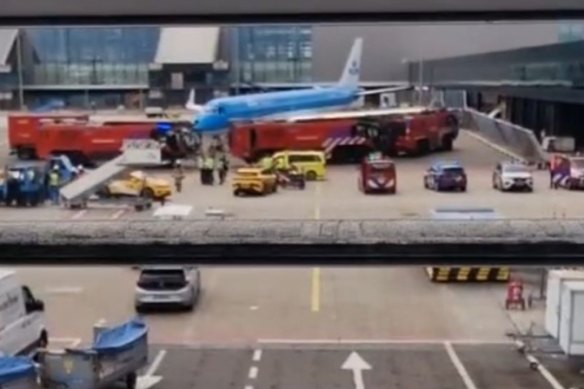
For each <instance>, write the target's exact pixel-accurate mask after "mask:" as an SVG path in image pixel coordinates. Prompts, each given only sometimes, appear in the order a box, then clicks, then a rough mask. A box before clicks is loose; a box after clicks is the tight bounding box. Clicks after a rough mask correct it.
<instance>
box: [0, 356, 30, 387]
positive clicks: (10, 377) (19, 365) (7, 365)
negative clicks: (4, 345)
mask: <svg viewBox="0 0 584 389" xmlns="http://www.w3.org/2000/svg"><path fill="white" fill-rule="evenodd" d="M29 376H32V377H34V376H36V369H35V366H34V362H33V361H32V360H31V359H29V358H26V357H0V385H4V384H7V383H9V382H14V381H16V380H18V379H21V378H25V377H29Z"/></svg>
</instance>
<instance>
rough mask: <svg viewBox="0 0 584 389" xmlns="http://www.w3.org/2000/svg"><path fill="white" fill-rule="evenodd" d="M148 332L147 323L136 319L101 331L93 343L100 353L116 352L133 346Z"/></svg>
mask: <svg viewBox="0 0 584 389" xmlns="http://www.w3.org/2000/svg"><path fill="white" fill-rule="evenodd" d="M147 332H148V327H147V326H146V323H144V322H143V321H142V320H139V319H134V320H131V321H129V322H127V323H125V324H122V325H119V326H117V327H112V328H108V329H106V330H104V331H103V332H101V333H100V334H99V335H98V336H97V338H96V339H95V341H94V343H93V349H94V350H95V351H97V352H98V353H116V352H120V351H122V350H124V349H126V348H128V347H131V346H132V345H133V343H134V342H135V341H137V340H138V339H140V338H141V337H143V336H145V335H146V333H147Z"/></svg>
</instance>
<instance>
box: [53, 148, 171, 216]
mask: <svg viewBox="0 0 584 389" xmlns="http://www.w3.org/2000/svg"><path fill="white" fill-rule="evenodd" d="M161 162H162V146H161V145H160V143H159V142H157V141H154V140H151V139H127V140H125V141H124V144H123V146H122V154H121V155H120V156H118V157H116V158H114V159H112V160H110V161H108V162H107V163H105V164H103V165H101V166H99V167H98V168H97V169H94V170H89V171H87V172H86V173H85V174H83V175H82V176H80V177H78V178H76V179H75V180H73V181H71V182H70V183H69V184H67V185H65V186H63V187H62V188H61V190H60V195H61V198H62V199H63V200H64V201H65V203H66V204H67V205H68V206H69V207H82V206H86V205H87V202H88V201H89V199H90V197H91V196H92V195H94V194H96V193H97V192H98V191H99V190H100V189H101V188H102V187H103V186H104V185H105V184H106V183H107V182H108V181H109V180H111V179H113V178H115V177H116V176H119V175H120V174H123V173H124V172H125V171H127V170H129V169H132V168H136V167H138V166H140V167H144V166H157V165H160V163H161Z"/></svg>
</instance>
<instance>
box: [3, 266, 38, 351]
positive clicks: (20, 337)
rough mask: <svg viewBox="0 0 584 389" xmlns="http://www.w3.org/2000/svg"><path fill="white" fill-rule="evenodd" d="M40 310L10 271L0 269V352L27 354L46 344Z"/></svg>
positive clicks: (35, 301)
mask: <svg viewBox="0 0 584 389" xmlns="http://www.w3.org/2000/svg"><path fill="white" fill-rule="evenodd" d="M44 311H45V305H44V302H43V301H41V300H39V299H36V298H35V297H34V295H33V294H32V292H31V290H30V288H29V287H27V286H25V285H22V284H21V283H20V282H19V281H18V278H17V276H16V273H15V272H14V271H8V270H2V269H0V356H16V355H31V354H33V353H34V352H35V351H36V349H37V348H39V347H40V348H43V347H46V346H47V344H48V340H49V335H48V332H47V329H46V320H45V312H44Z"/></svg>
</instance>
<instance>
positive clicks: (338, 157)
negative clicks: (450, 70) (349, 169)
mask: <svg viewBox="0 0 584 389" xmlns="http://www.w3.org/2000/svg"><path fill="white" fill-rule="evenodd" d="M412 112H415V113H412V114H407V115H406V114H392V115H385V116H383V115H379V116H370V117H362V118H331V119H310V120H306V121H298V122H286V121H272V122H256V123H238V124H233V125H232V127H231V130H230V132H229V146H230V150H231V153H232V154H233V155H234V156H235V157H238V158H241V159H243V160H245V161H246V162H248V163H253V162H255V161H257V160H259V159H261V158H262V157H264V156H266V155H271V154H273V153H275V152H277V151H282V150H322V151H324V153H325V155H326V158H327V160H328V161H330V162H352V163H357V162H361V161H362V160H363V158H364V157H365V156H366V155H367V154H369V153H370V152H372V151H382V152H384V153H385V154H388V155H399V154H410V155H423V154H427V153H429V152H432V151H438V150H451V149H452V147H453V143H454V141H455V139H456V138H457V136H458V132H459V127H458V125H459V124H458V119H457V117H456V115H455V114H454V113H452V112H450V111H448V110H446V109H429V108H423V107H420V109H419V110H412Z"/></svg>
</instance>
